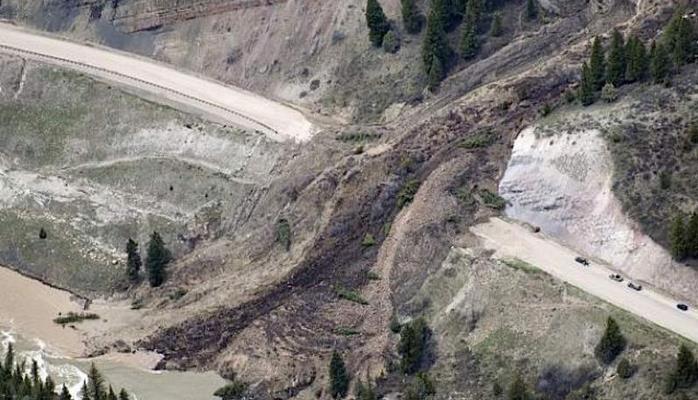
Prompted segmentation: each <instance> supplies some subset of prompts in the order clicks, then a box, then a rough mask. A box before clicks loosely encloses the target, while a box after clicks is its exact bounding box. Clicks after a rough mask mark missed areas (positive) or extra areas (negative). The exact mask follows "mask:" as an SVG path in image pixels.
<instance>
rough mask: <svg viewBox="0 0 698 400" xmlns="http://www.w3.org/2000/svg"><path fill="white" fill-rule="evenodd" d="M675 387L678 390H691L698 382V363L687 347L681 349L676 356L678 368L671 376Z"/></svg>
mask: <svg viewBox="0 0 698 400" xmlns="http://www.w3.org/2000/svg"><path fill="white" fill-rule="evenodd" d="M669 379H670V381H672V384H673V387H674V388H678V389H683V388H689V387H691V386H693V385H695V383H696V381H697V380H698V363H696V359H695V357H694V356H693V353H692V352H691V350H689V349H688V347H686V345H683V344H682V345H681V347H679V353H678V354H677V356H676V367H675V369H674V371H673V372H672V374H671V376H670V378H669Z"/></svg>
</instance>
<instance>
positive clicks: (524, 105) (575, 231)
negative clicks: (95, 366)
mask: <svg viewBox="0 0 698 400" xmlns="http://www.w3.org/2000/svg"><path fill="white" fill-rule="evenodd" d="M380 3H381V4H382V6H383V9H384V10H385V13H386V14H387V16H388V17H389V18H390V19H392V20H393V24H394V26H397V28H394V29H397V30H398V31H399V32H400V35H401V46H400V49H399V51H398V52H397V53H395V54H392V53H387V52H384V51H383V50H382V49H379V48H372V47H371V46H370V43H369V40H368V30H367V28H366V23H365V17H364V8H365V4H364V2H363V1H354V0H346V1H345V0H342V1H337V2H318V1H314V0H296V1H283V0H278V1H265V2H257V1H251V0H244V1H243V0H240V1H238V0H234V1H218V0H200V1H195V2H194V1H191V2H181V1H174V0H164V1H152V0H119V1H111V2H107V1H103V0H88V1H68V2H65V1H48V2H40V1H34V0H30V1H24V0H19V1H18V0H3V1H2V3H1V5H0V16H2V17H3V18H9V19H10V20H12V21H14V23H17V24H20V25H24V26H28V27H31V28H33V29H41V30H44V31H46V32H50V33H52V34H59V35H61V36H64V37H68V38H71V39H73V40H80V41H92V42H95V43H100V44H103V45H106V46H110V47H114V48H117V49H120V50H124V51H126V52H132V53H136V54H138V55H140V56H146V57H151V58H154V59H156V60H159V61H164V62H167V63H170V64H172V65H174V66H176V67H178V68H181V69H183V70H190V71H193V72H195V73H198V74H202V75H204V76H206V77H209V78H213V79H217V80H220V81H222V82H226V83H230V84H235V85H237V86H240V87H243V88H246V89H249V90H252V91H254V92H256V93H259V94H263V95H266V96H268V97H270V98H273V99H278V100H281V101H283V102H285V103H286V104H290V105H292V106H293V107H296V108H298V109H300V110H302V111H303V112H304V113H305V114H306V115H307V117H308V119H309V120H311V121H313V123H314V124H316V125H317V126H318V127H319V128H320V129H319V130H318V132H317V133H315V135H314V136H313V138H312V139H310V140H309V141H307V142H294V141H290V140H287V141H281V142H277V141H272V140H270V139H269V138H267V137H265V136H264V135H262V134H260V133H259V132H251V131H246V130H243V129H239V128H235V127H231V126H227V125H221V124H218V123H216V122H211V121H206V120H203V119H201V118H199V117H194V116H191V115H188V114H186V113H184V112H183V111H179V110H175V109H172V108H170V107H168V106H166V105H163V104H160V103H157V102H153V101H152V100H149V101H146V100H143V99H142V98H140V97H139V93H137V92H134V91H133V90H128V89H126V88H123V87H121V86H119V85H115V84H113V83H110V82H108V81H105V80H103V79H98V80H95V79H94V78H90V77H87V76H84V75H81V74H78V73H75V72H68V71H66V70H63V69H61V68H58V67H55V66H49V65H45V64H41V63H39V62H36V61H29V60H24V59H22V58H20V57H17V56H5V55H4V56H2V59H0V61H1V62H0V86H2V88H3V91H2V92H1V93H0V115H3V121H5V124H3V126H2V128H0V142H1V144H2V146H0V183H1V185H0V217H1V218H2V221H3V222H5V223H4V224H2V226H1V227H0V231H1V232H2V236H3V237H8V238H11V239H10V240H7V241H5V242H4V243H3V244H2V247H0V264H7V265H9V266H11V267H12V268H16V269H18V270H21V271H22V272H24V273H27V274H29V275H31V276H35V277H39V278H41V279H43V280H46V281H48V282H50V283H52V284H56V285H59V286H62V287H66V288H69V289H71V290H73V291H76V292H79V293H81V294H85V295H88V296H91V297H95V298H101V299H102V301H105V302H109V301H114V300H117V299H118V300H126V301H129V302H132V303H133V304H134V305H137V307H135V308H139V309H140V311H139V313H140V314H139V315H140V316H141V317H140V318H139V319H138V320H137V321H130V322H129V324H128V326H124V325H123V324H119V323H118V321H117V322H114V321H111V322H112V323H115V325H114V326H116V327H118V329H116V328H115V329H111V330H109V329H104V330H102V331H100V332H97V333H95V334H93V336H91V337H90V338H89V340H88V346H89V349H90V351H91V352H92V353H93V354H100V353H103V352H106V351H110V350H114V349H118V348H120V347H121V346H122V343H127V345H128V346H129V348H139V349H148V350H154V351H157V352H159V353H161V354H162V355H163V356H164V359H163V360H162V361H161V362H160V364H159V368H163V369H201V370H210V369H215V370H216V371H218V372H219V373H220V374H221V375H222V376H224V377H226V378H231V379H232V378H233V377H236V378H237V379H239V380H242V381H244V382H247V383H249V384H250V386H249V389H248V390H249V393H250V394H251V395H253V396H256V397H259V398H292V397H297V398H313V397H315V398H329V394H328V393H327V390H326V388H327V383H328V376H327V365H328V362H329V360H330V357H331V355H332V352H333V351H335V350H336V351H338V352H340V353H341V354H342V356H343V358H344V360H345V361H346V363H347V367H348V369H349V371H350V373H351V376H352V386H354V385H355V384H356V383H357V381H358V380H359V379H362V380H364V381H365V380H366V379H369V378H367V377H370V380H371V381H375V385H376V391H377V392H378V393H379V394H381V395H388V394H390V395H392V394H395V393H402V394H406V392H407V387H409V386H410V385H411V384H413V382H414V381H415V380H416V379H417V378H415V376H414V375H413V374H407V375H406V374H403V373H401V372H400V370H399V368H398V367H397V365H398V363H399V359H400V357H399V356H398V354H397V351H396V348H397V346H398V341H399V337H400V335H399V334H396V333H394V332H392V331H391V330H390V329H389V328H390V327H391V326H393V327H395V325H396V324H405V323H409V322H410V321H413V320H416V319H417V318H419V317H423V318H425V320H426V321H427V323H428V326H429V327H430V330H431V331H430V336H429V337H430V338H431V339H430V340H431V341H430V342H429V350H428V354H427V355H426V356H424V357H423V358H422V359H421V363H420V365H419V368H420V369H423V370H425V371H427V370H428V371H429V373H430V376H431V377H432V378H433V379H434V381H435V382H436V387H437V389H436V394H435V396H436V397H438V398H452V397H460V398H475V397H482V398H504V397H503V396H504V394H503V393H500V392H502V391H501V390H497V389H495V386H498V387H500V389H501V388H505V389H506V387H507V386H509V384H510V382H511V381H513V380H514V377H515V376H516V375H520V376H521V377H522V378H523V380H524V382H525V383H526V385H527V386H528V387H529V388H530V390H531V391H535V392H536V393H537V395H540V396H541V397H542V398H551V399H564V398H592V397H584V396H588V395H589V393H591V392H593V396H595V397H593V398H599V399H619V398H626V397H628V398H629V397H633V398H654V399H662V398H673V397H668V395H666V394H665V392H666V391H665V387H664V386H665V385H664V381H665V379H666V376H667V374H668V371H669V370H670V369H671V368H672V366H673V362H674V361H673V360H674V355H675V353H676V351H677V349H678V345H679V344H681V343H686V341H685V340H684V339H683V338H680V337H678V336H677V335H675V334H673V333H670V332H667V331H665V330H663V329H662V328H659V327H657V326H656V325H653V324H651V323H650V322H648V321H646V320H642V319H639V318H637V317H636V316H634V315H632V314H630V313H628V312H626V311H623V310H620V309H618V308H615V307H614V306H611V305H610V304H606V303H604V302H602V301H600V300H599V299H597V298H594V297H592V296H590V295H588V294H585V293H584V292H582V291H581V290H579V289H577V288H574V287H572V286H570V285H569V284H567V283H565V282H562V281H560V280H557V279H555V278H553V277H551V276H548V275H546V274H545V273H543V272H542V271H540V270H538V269H537V268H536V266H534V265H528V264H525V263H523V262H521V261H520V260H511V259H501V257H497V256H496V255H495V253H494V252H493V251H492V249H488V248H487V246H485V245H484V243H483V241H482V240H480V239H479V238H478V236H477V235H476V234H474V233H473V232H472V227H473V226H475V225H477V224H479V223H482V222H485V221H487V220H488V219H489V218H490V217H493V216H501V215H506V216H508V217H510V218H513V219H516V220H519V221H521V222H525V223H528V224H530V225H529V226H536V227H537V228H538V229H540V230H541V231H542V233H543V234H545V235H547V236H546V237H548V238H549V239H550V240H554V241H559V242H560V243H562V244H563V245H566V246H569V247H570V248H571V249H574V251H577V252H579V253H580V254H583V255H585V256H588V257H589V258H591V259H592V260H594V261H595V262H596V260H597V259H598V260H604V261H605V262H607V263H609V264H611V266H612V267H613V268H615V269H617V270H618V271H620V272H622V273H623V274H624V275H626V276H627V277H628V279H634V280H637V281H638V282H642V283H644V284H645V285H647V286H648V287H651V288H654V289H657V290H658V291H661V293H663V294H666V295H667V296H673V298H677V299H680V300H683V301H686V302H688V303H690V304H696V303H697V302H698V297H696V294H695V291H694V290H693V288H694V287H695V282H698V272H696V271H695V270H694V269H693V268H692V267H690V265H691V264H694V263H695V260H690V259H688V260H685V262H678V261H675V260H673V259H672V257H671V256H670V255H669V252H668V250H667V249H668V248H669V247H671V246H670V240H669V236H670V235H669V233H668V228H667V227H668V226H669V219H670V216H671V215H673V214H674V213H675V212H676V210H677V209H681V210H682V211H684V212H686V213H690V212H692V211H693V210H695V208H696V205H697V204H698V193H696V187H698V186H696V185H695V173H694V172H695V171H696V168H698V156H697V154H698V145H696V146H693V147H687V146H685V145H684V141H683V139H682V138H683V137H684V136H682V135H684V132H686V129H688V126H689V125H690V123H691V121H693V120H694V119H695V118H696V117H698V115H696V114H695V110H696V101H698V97H697V96H696V93H698V91H697V90H698V79H697V74H698V70H697V69H696V65H695V63H694V64H691V65H686V66H683V67H682V68H679V69H677V70H676V71H675V72H674V74H673V76H672V78H671V80H670V82H667V84H663V85H660V84H655V83H653V82H652V81H651V80H649V79H648V80H646V81H643V82H639V83H632V84H627V85H624V86H622V87H619V88H618V93H617V96H618V99H617V100H616V101H614V102H609V103H605V102H604V101H603V100H600V99H599V100H598V101H596V103H595V104H593V105H590V106H588V107H585V106H582V105H581V104H579V102H578V101H577V100H575V98H574V96H572V97H571V98H570V95H571V94H573V93H577V91H578V86H579V82H580V79H581V78H580V70H581V64H582V63H584V62H586V61H587V60H588V59H589V55H590V52H591V47H592V46H591V43H592V40H593V38H594V37H595V36H597V35H598V36H600V37H603V38H604V45H605V46H606V47H609V42H610V36H611V31H612V29H613V28H618V29H619V30H620V31H621V32H622V33H623V34H624V36H625V37H630V35H637V37H639V38H641V39H642V40H643V41H644V42H646V43H648V44H649V43H650V42H651V40H653V39H657V40H659V39H660V32H661V31H662V29H663V28H664V27H665V26H666V25H667V23H668V21H669V20H670V19H671V18H672V15H673V14H674V12H675V10H676V9H677V6H678V2H675V1H671V2H668V1H660V0H655V1H650V0H644V1H637V2H635V1H631V0H606V1H597V0H592V1H577V0H547V1H540V2H539V6H540V9H539V14H538V15H537V16H536V17H535V18H531V19H529V18H527V17H526V12H527V10H526V6H527V5H526V3H527V2H526V1H523V0H522V1H504V2H500V3H501V4H499V3H497V5H496V6H494V7H495V9H496V12H498V13H499V15H500V17H501V19H502V26H504V29H503V33H502V34H501V35H500V36H497V37H490V35H488V34H487V33H486V32H483V33H482V34H481V35H480V36H479V37H480V39H481V40H482V42H481V47H480V50H479V53H478V54H477V55H476V56H474V57H473V58H471V59H468V60H463V59H462V58H458V60H457V61H455V62H453V65H451V66H450V70H449V73H448V75H447V76H446V77H445V79H444V80H443V82H441V84H440V86H439V88H438V90H434V91H430V90H428V89H426V86H427V83H428V82H427V81H428V77H426V76H425V75H424V73H423V71H422V64H421V51H422V41H423V38H424V35H425V34H426V33H425V32H424V31H422V32H421V33H419V34H416V35H409V34H407V33H406V32H405V27H404V26H403V22H402V19H401V16H400V3H399V2H397V1H393V0H386V1H381V2H380ZM417 4H418V7H419V8H420V9H421V10H422V12H423V13H424V14H427V13H428V9H429V5H428V4H426V3H424V2H417ZM485 15H486V16H485V17H483V21H485V22H483V24H485V25H488V26H489V24H490V23H491V22H492V21H491V19H492V18H494V17H493V15H495V14H494V11H493V12H492V13H485ZM464 24H465V23H462V24H461V25H458V27H456V28H454V29H453V30H452V31H450V32H449V33H448V34H447V35H446V37H447V39H448V41H449V43H451V46H452V47H454V48H458V44H457V43H458V40H459V37H460V33H461V29H462V25H464ZM669 170H670V171H671V184H670V185H669V187H665V186H661V187H664V189H658V185H659V180H660V177H659V176H660V174H662V173H663V171H669ZM664 173H666V172H664ZM500 196H501V197H500ZM42 228H43V229H44V230H45V232H46V233H47V237H46V238H44V239H42V238H40V237H39V232H40V230H41V229H42ZM152 231H158V232H160V233H161V234H162V236H163V238H164V241H165V243H166V245H167V246H168V248H169V249H170V250H171V251H172V255H173V261H172V262H171V263H170V265H169V267H168V268H169V269H168V277H167V280H166V282H165V284H164V285H163V286H161V287H157V288H151V287H148V285H147V283H141V284H139V285H130V286H129V284H128V282H127V281H126V280H125V266H126V254H125V253H124V250H125V246H126V241H127V240H128V238H129V237H130V238H134V239H135V240H136V241H138V242H139V243H140V244H141V252H142V253H143V254H145V248H146V243H147V242H148V237H149V235H150V233H151V232H152ZM570 264H571V265H572V266H574V265H573V264H574V260H572V259H571V260H570ZM608 316H613V317H614V318H615V320H616V321H617V322H618V323H619V325H620V327H621V330H622V332H623V333H624V334H625V336H626V338H627V340H628V346H627V347H626V349H625V351H624V353H623V355H622V357H620V358H627V359H628V360H630V362H631V363H632V364H633V365H635V366H637V367H638V371H637V373H636V374H635V375H634V376H633V377H632V378H630V380H627V381H626V380H623V379H620V378H618V377H617V376H616V375H615V371H616V366H617V364H618V360H619V359H620V358H619V359H618V360H616V361H615V362H613V363H611V364H609V365H605V364H604V363H600V362H599V361H598V360H597V359H596V358H595V356H594V347H595V346H596V343H598V341H599V338H600V337H601V335H602V333H603V327H604V323H605V321H606V318H607V317H608ZM114 318H117V319H118V315H115V316H114ZM403 329H404V327H403ZM689 346H691V348H694V349H695V344H689ZM495 384H496V385H495ZM575 391H577V392H576V393H572V392H575ZM583 391H589V392H585V393H582V392H583ZM570 393H572V394H570ZM680 393H681V394H682V395H686V396H689V398H690V396H698V392H695V389H688V390H685V391H680ZM568 395H569V396H579V397H567V396H568ZM672 396H673V395H672ZM424 397H426V396H422V397H419V398H424Z"/></svg>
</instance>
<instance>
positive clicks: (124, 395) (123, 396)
mask: <svg viewBox="0 0 698 400" xmlns="http://www.w3.org/2000/svg"><path fill="white" fill-rule="evenodd" d="M119 400H131V396H129V395H128V392H127V391H126V389H123V388H122V389H121V391H120V392H119Z"/></svg>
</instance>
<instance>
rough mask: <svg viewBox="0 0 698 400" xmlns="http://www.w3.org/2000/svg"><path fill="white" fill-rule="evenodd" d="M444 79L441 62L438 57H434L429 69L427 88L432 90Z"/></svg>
mask: <svg viewBox="0 0 698 400" xmlns="http://www.w3.org/2000/svg"><path fill="white" fill-rule="evenodd" d="M443 79H444V68H443V63H442V62H441V60H439V58H438V57H434V59H433V61H432V66H431V68H430V69H429V90H431V91H434V90H436V89H437V88H438V87H439V84H440V83H441V81H442V80H443Z"/></svg>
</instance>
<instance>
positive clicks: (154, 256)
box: [95, 232, 170, 400]
mask: <svg viewBox="0 0 698 400" xmlns="http://www.w3.org/2000/svg"><path fill="white" fill-rule="evenodd" d="M169 261H170V252H169V251H168V250H167V249H166V248H165V243H164V242H163V241H162V238H161V237H160V234H159V233H157V232H153V234H152V235H151V236H150V242H149V243H148V257H147V258H146V260H145V266H146V269H147V270H148V281H149V282H150V286H152V287H158V286H160V285H162V283H163V282H164V281H165V267H166V266H167V263H168V262H169ZM95 400H99V399H95Z"/></svg>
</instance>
